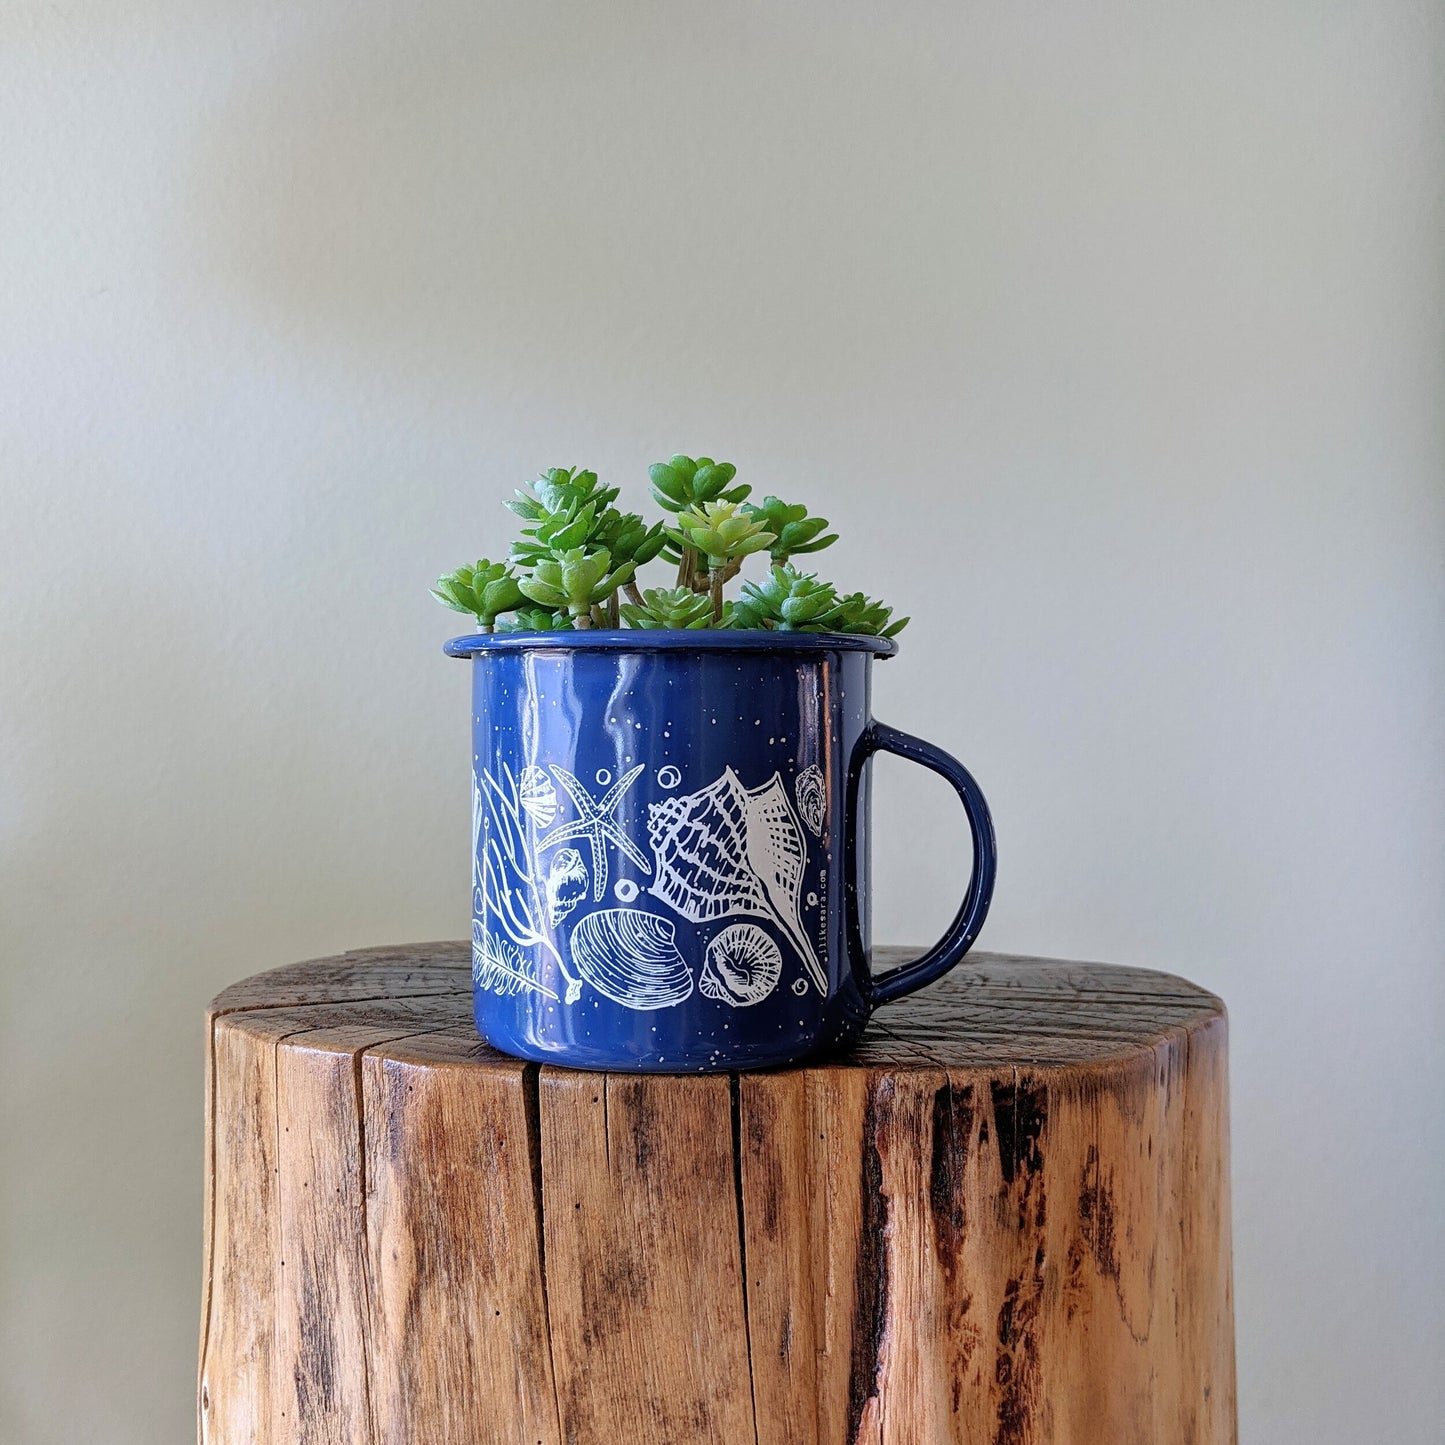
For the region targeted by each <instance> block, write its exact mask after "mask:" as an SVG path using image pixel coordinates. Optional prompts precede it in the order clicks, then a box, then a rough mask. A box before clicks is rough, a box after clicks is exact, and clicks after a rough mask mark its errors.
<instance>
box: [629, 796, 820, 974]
mask: <svg viewBox="0 0 1445 1445" xmlns="http://www.w3.org/2000/svg"><path fill="white" fill-rule="evenodd" d="M647 811H648V818H647V833H648V839H649V841H650V843H651V844H652V852H653V857H654V859H655V861H656V863H657V877H656V879H655V881H654V882H653V884H652V888H651V890H650V891H651V892H652V893H653V894H654V895H655V896H656V897H658V898H660V899H662V901H663V902H664V903H666V904H668V905H669V906H670V907H672V908H673V909H675V910H676V911H677V912H678V913H679V914H681V916H682V917H683V918H686V919H687V920H688V921H689V922H691V923H707V922H711V921H712V920H713V919H717V918H727V917H729V916H737V915H739V914H742V915H744V916H751V917H754V918H762V919H765V920H767V921H768V922H771V923H775V924H776V925H777V926H778V927H779V928H780V929H781V930H782V931H783V933H784V934H785V935H786V936H787V938H788V940H789V941H790V942H791V943H792V945H793V947H794V948H796V949H797V951H798V954H799V956H800V957H801V958H802V960H803V963H804V964H805V965H806V966H807V969H808V972H809V974H810V975H811V977H812V979H813V982H814V983H815V984H816V985H817V987H818V991H819V993H822V994H826V993H827V992H828V984H827V979H826V977H825V976H824V973H823V968H822V965H821V964H820V963H819V962H818V956H817V954H816V953H815V952H814V951H813V945H812V943H811V942H810V941H809V939H808V935H807V934H806V933H805V932H804V931H803V921H802V918H801V916H800V912H799V900H800V898H801V896H802V888H803V869H804V867H805V866H806V864H807V861H808V846H807V843H806V842H805V841H804V838H803V830H802V826H801V825H800V824H799V822H798V815H797V814H796V813H795V812H794V811H793V805H792V802H791V801H790V799H789V797H788V791H787V789H786V788H785V787H784V786H783V780H782V778H780V777H779V776H778V774H777V773H774V774H773V776H772V777H771V778H770V779H769V780H768V781H767V782H766V783H764V784H763V785H762V787H760V788H754V789H752V790H751V791H750V790H749V789H747V788H745V787H744V786H743V785H742V783H741V781H740V780H739V779H738V775H737V774H736V773H735V772H733V770H732V769H731V768H726V769H724V771H723V775H722V777H720V778H719V779H718V780H717V781H716V782H715V783H712V784H711V785H710V786H708V787H706V788H703V789H702V790H701V791H699V792H696V793H688V794H685V795H683V796H680V797H672V798H667V799H665V800H664V801H663V802H661V803H653V804H651V805H650V806H649V808H648V810H647Z"/></svg>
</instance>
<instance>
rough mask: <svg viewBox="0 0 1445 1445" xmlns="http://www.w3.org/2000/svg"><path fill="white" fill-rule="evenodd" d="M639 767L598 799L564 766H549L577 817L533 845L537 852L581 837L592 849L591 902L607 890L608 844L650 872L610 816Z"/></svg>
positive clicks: (635, 776)
mask: <svg viewBox="0 0 1445 1445" xmlns="http://www.w3.org/2000/svg"><path fill="white" fill-rule="evenodd" d="M642 768H643V764H641V763H638V765H637V766H636V767H635V768H633V769H632V771H631V772H630V773H626V774H624V775H623V776H622V777H621V778H619V779H618V781H617V782H615V783H613V785H612V786H611V787H610V788H609V789H608V790H607V791H606V792H605V793H604V794H603V795H602V797H601V800H600V801H599V800H594V798H593V797H592V795H591V794H590V793H589V792H588V791H587V789H586V788H585V787H584V786H583V785H582V784H581V783H580V782H578V781H577V779H576V778H574V777H573V776H572V774H571V773H569V772H568V771H567V769H566V768H559V767H557V765H556V764H555V763H554V764H553V765H552V771H553V772H554V773H555V774H556V775H557V779H558V781H559V782H560V783H561V784H562V786H563V787H564V788H566V789H567V791H568V792H569V793H570V794H571V795H572V801H573V803H575V804H576V806H577V812H578V813H579V814H580V815H581V816H580V817H578V818H577V819H576V820H575V821H574V822H571V823H564V824H563V825H562V826H561V827H560V828H553V829H552V831H551V832H550V833H548V834H547V836H546V837H545V838H543V839H542V841H541V842H540V843H539V844H538V845H537V847H538V851H539V852H540V851H541V850H542V849H543V848H550V847H552V845H553V844H554V843H565V842H566V841H567V840H568V839H569V838H585V839H586V840H587V842H588V844H589V846H590V847H591V849H592V901H593V902H594V903H596V902H598V901H599V900H600V899H601V897H602V895H603V894H604V893H605V892H606V891H607V844H608V843H611V844H612V846H613V847H614V848H617V849H620V850H621V851H622V852H623V853H625V854H627V856H628V857H629V858H631V859H632V861H633V862H634V863H636V864H637V866H638V867H639V868H641V869H642V871H643V872H644V873H649V874H650V873H651V872H652V865H651V864H650V863H649V862H648V861H647V858H646V857H645V856H644V854H643V853H642V851H641V850H640V849H639V848H638V846H637V844H636V843H634V842H633V841H632V839H631V838H629V837H628V836H627V834H626V833H624V832H623V831H622V829H621V828H619V827H618V826H617V820H616V819H615V818H614V817H613V816H612V814H613V811H614V809H615V808H616V807H617V805H618V803H619V802H621V801H622V795H623V794H624V793H625V792H626V791H627V790H628V788H630V787H631V786H632V785H633V783H634V782H636V781H637V775H638V774H639V773H640V772H641V771H642Z"/></svg>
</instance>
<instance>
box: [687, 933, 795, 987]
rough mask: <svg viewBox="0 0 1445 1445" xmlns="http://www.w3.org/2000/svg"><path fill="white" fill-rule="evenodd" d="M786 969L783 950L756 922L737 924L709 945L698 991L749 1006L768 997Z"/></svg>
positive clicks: (720, 934)
mask: <svg viewBox="0 0 1445 1445" xmlns="http://www.w3.org/2000/svg"><path fill="white" fill-rule="evenodd" d="M782 972H783V951H782V949H780V948H779V947H778V945H777V944H776V943H774V942H773V940H772V939H771V938H769V937H768V935H767V934H766V933H764V932H763V930H762V929H761V928H759V927H758V925H757V924H756V923H734V924H731V925H729V926H728V927H727V928H724V929H723V931H722V932H721V933H719V934H718V936H717V937H716V938H714V939H713V941H712V942H711V943H709V944H708V946H707V956H706V958H705V959H704V960H703V966H702V976H701V977H700V978H699V979H698V984H697V987H698V992H700V993H702V994H703V995H705V996H706V997H707V998H711V999H716V1000H717V1001H718V1002H719V1003H726V1004H731V1005H732V1006H733V1007H734V1008H746V1007H747V1006H748V1005H749V1004H754V1003H761V1002H762V1001H763V1000H764V999H765V998H767V996H768V995H769V994H770V993H772V991H773V990H774V989H775V988H776V987H777V986H778V979H779V977H780V976H781V974H782Z"/></svg>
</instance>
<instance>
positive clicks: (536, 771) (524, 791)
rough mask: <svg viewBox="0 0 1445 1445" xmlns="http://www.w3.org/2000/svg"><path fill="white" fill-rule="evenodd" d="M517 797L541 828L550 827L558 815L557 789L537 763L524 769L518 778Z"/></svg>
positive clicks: (530, 764)
mask: <svg viewBox="0 0 1445 1445" xmlns="http://www.w3.org/2000/svg"><path fill="white" fill-rule="evenodd" d="M517 798H518V801H519V802H520V803H521V805H522V806H523V807H524V808H525V809H526V810H527V812H528V814H529V815H530V816H531V819H532V821H533V822H534V823H535V824H536V825H537V826H538V827H539V828H550V827H551V826H552V819H553V818H555V817H556V816H557V790H556V788H554V787H553V786H552V779H551V778H549V777H548V776H547V774H546V772H545V771H544V770H543V769H541V768H539V767H538V766H537V765H536V763H529V764H528V765H527V766H526V767H525V768H523V769H522V776H521V777H520V778H519V779H518V780H517Z"/></svg>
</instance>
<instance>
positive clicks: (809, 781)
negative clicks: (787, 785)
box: [793, 763, 825, 838]
mask: <svg viewBox="0 0 1445 1445" xmlns="http://www.w3.org/2000/svg"><path fill="white" fill-rule="evenodd" d="M793 791H794V793H796V794H797V797H798V812H799V813H800V814H801V815H802V818H803V822H804V823H806V824H807V825H808V831H809V832H810V833H811V834H812V835H813V836H814V837H815V838H821V837H822V836H823V805H824V798H825V789H824V787H823V771H822V769H821V768H820V767H819V766H818V765H817V763H809V764H808V766H807V767H806V768H804V769H803V771H802V772H801V773H799V774H798V777H797V781H796V782H794V784H793Z"/></svg>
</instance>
